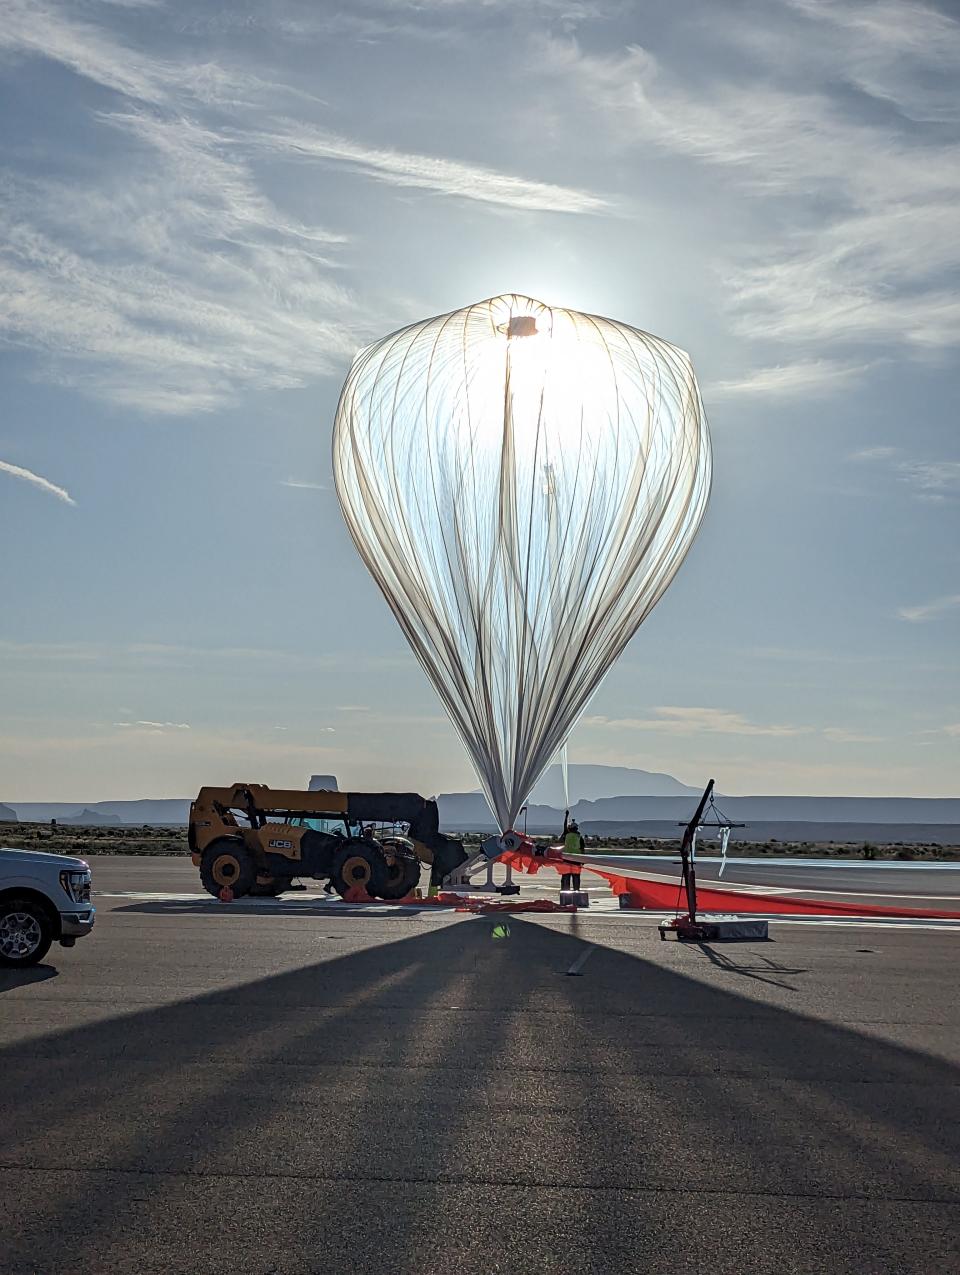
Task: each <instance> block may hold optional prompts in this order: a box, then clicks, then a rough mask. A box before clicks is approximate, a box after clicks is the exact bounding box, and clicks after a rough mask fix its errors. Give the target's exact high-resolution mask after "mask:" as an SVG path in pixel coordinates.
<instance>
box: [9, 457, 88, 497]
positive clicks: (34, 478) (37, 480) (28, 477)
mask: <svg viewBox="0 0 960 1275" xmlns="http://www.w3.org/2000/svg"><path fill="white" fill-rule="evenodd" d="M0 473H3V474H9V475H10V476H11V477H12V478H22V479H23V481H24V482H27V483H32V484H33V486H34V487H39V488H40V490H41V491H46V492H49V493H50V495H51V496H56V498H57V499H58V500H62V501H63V502H64V504H67V505H75V504H76V503H77V502H76V501H75V500H74V498H73V497H72V496H71V495H70V493H69V492H68V491H67V490H66V488H65V487H58V486H57V484H56V483H52V482H50V480H49V479H48V478H42V477H41V476H40V474H35V473H34V472H33V470H32V469H24V468H23V466H22V465H11V464H10V462H9V461H6V460H0Z"/></svg>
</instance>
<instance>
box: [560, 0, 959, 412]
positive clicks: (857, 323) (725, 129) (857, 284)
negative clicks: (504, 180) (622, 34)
mask: <svg viewBox="0 0 960 1275" xmlns="http://www.w3.org/2000/svg"><path fill="white" fill-rule="evenodd" d="M686 34H687V37H688V39H687V44H686V48H685V51H684V52H683V53H680V54H677V53H676V52H674V53H672V54H671V55H670V56H669V58H668V59H665V58H660V57H657V56H656V55H655V54H654V53H653V52H651V51H650V50H649V49H645V48H641V47H638V46H634V47H632V48H629V49H627V50H621V51H620V52H617V53H598V52H595V51H593V50H592V49H591V51H589V52H588V51H586V50H585V49H582V48H581V47H580V46H579V45H578V44H577V43H576V42H575V41H572V40H547V41H544V42H542V44H541V49H540V56H539V58H538V60H537V62H536V66H537V69H538V70H539V71H540V73H541V74H543V75H546V76H549V77H552V78H553V79H554V80H555V81H556V82H558V83H561V82H562V83H564V84H565V85H568V86H570V87H572V88H573V89H574V90H575V91H578V92H579V99H580V102H581V104H582V108H583V110H584V112H586V113H588V114H589V115H590V117H591V118H592V119H593V120H594V121H597V119H598V117H599V121H600V126H601V127H602V128H603V130H604V133H605V136H606V137H607V139H608V140H609V141H612V142H613V143H614V144H615V145H617V146H619V147H620V148H621V149H622V150H628V151H629V150H641V151H644V152H646V153H648V154H649V153H655V152H661V153H665V154H668V155H670V156H671V157H674V158H676V159H680V160H683V161H686V162H687V163H689V164H692V165H694V166H698V167H700V168H703V169H711V168H713V169H716V168H720V169H723V170H724V172H725V173H726V174H727V175H728V179H729V181H730V182H731V183H733V184H734V185H735V186H736V187H738V188H739V189H740V190H741V191H746V192H749V194H750V195H751V196H752V197H754V200H756V199H761V200H765V201H766V202H767V205H768V207H769V210H770V217H769V218H768V219H767V220H768V224H769V225H770V226H772V227H774V228H775V231H774V232H770V231H766V230H765V229H764V226H763V223H762V221H761V219H759V218H758V219H756V220H751V223H750V224H751V227H752V228H753V227H756V233H755V234H753V236H752V239H751V241H749V246H747V243H746V242H744V243H743V244H740V245H737V247H736V248H735V249H728V250H727V253H728V259H727V260H726V261H725V262H724V263H723V264H722V266H721V270H722V276H723V284H724V290H725V297H726V304H727V306H728V307H729V311H730V314H731V318H732V321H733V324H734V326H735V328H736V330H737V331H738V332H739V333H740V334H741V335H742V336H744V337H746V338H748V339H749V340H750V341H752V342H756V343H757V344H758V345H759V344H770V343H771V342H780V343H783V344H789V345H790V346H791V347H793V348H795V349H799V350H802V351H804V352H806V351H812V352H816V353H819V352H820V351H829V353H830V357H831V358H834V359H835V358H836V357H837V354H836V351H837V349H838V348H841V347H846V348H852V347H855V346H867V345H870V346H889V347H898V348H899V349H901V350H906V351H907V352H911V351H912V352H914V353H915V354H916V355H917V356H918V357H921V356H928V355H929V354H931V353H936V352H937V351H940V350H944V349H946V348H948V347H951V346H955V345H956V344H958V343H960V299H958V297H957V292H956V288H955V287H953V286H952V285H951V283H950V282H949V276H950V273H951V272H952V271H954V270H956V269H957V268H958V266H960V238H958V236H957V235H956V234H955V232H954V230H953V229H951V227H955V224H956V207H957V202H958V198H960V139H958V137H957V134H956V129H955V128H952V127H949V124H950V123H951V122H952V121H954V120H955V119H956V118H957V115H958V110H957V96H956V87H955V86H956V79H957V75H958V74H960V23H957V22H956V21H955V20H954V18H953V17H952V16H948V15H946V14H944V13H942V12H940V11H938V10H936V9H934V8H932V7H930V6H927V5H924V4H921V3H911V4H910V5H909V7H908V8H906V9H905V8H904V6H903V5H902V4H899V3H892V2H889V0H888V2H886V3H883V2H881V3H877V4H870V5H864V4H860V3H847V2H845V0H840V3H836V4H835V3H833V0H830V3H826V0H824V2H823V3H820V2H818V0H796V2H791V0H786V2H785V3H781V4H779V5H769V6H767V7H766V8H765V9H764V20H763V21H761V22H758V21H757V20H756V17H755V15H754V14H752V13H749V14H748V13H747V12H746V11H739V12H738V11H736V10H734V11H731V10H730V8H729V6H727V7H724V8H723V10H722V12H721V11H720V10H719V9H718V8H714V9H710V10H706V9H705V10H703V12H702V16H701V17H700V18H699V19H698V21H697V22H696V23H694V24H690V25H689V26H688V27H687V29H686ZM851 87H853V88H855V89H856V90H857V91H858V92H859V93H860V94H861V95H862V94H870V97H871V99H873V101H872V107H871V108H866V107H865V106H864V103H863V102H862V100H861V101H857V100H856V98H855V96H854V95H852V94H851V92H850V88H851ZM891 104H894V105H896V106H897V107H898V108H899V113H897V112H893V111H891V109H890V108H891ZM931 120H932V121H935V122H933V123H931V122H929V121H931ZM709 188H710V189H711V190H715V185H714V184H713V183H711V184H710V187H709ZM850 361H851V360H846V359H842V360H840V362H841V363H843V364H844V365H845V364H847V363H848V362H850ZM789 379H790V378H789V375H787V376H786V377H784V378H783V379H782V382H781V383H782V384H783V385H784V386H786V385H788V384H789ZM844 383H845V381H844V378H843V376H840V377H839V379H838V380H837V381H836V382H835V385H836V386H837V387H840V386H842V385H843V384H844ZM750 386H751V378H750V377H747V378H745V380H744V381H739V380H737V381H734V382H733V383H732V385H731V391H732V392H750ZM758 387H759V389H761V390H762V391H764V392H766V391H767V390H769V389H770V388H771V387H770V385H769V384H766V383H765V382H764V377H763V373H761V374H760V379H759V382H758ZM820 388H821V389H824V390H826V389H827V388H828V383H827V382H826V381H825V380H824V381H821V382H820Z"/></svg>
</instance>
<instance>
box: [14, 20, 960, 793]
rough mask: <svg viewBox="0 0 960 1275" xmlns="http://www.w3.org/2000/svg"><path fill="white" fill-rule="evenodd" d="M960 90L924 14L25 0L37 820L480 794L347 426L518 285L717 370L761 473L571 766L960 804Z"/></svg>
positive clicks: (19, 578) (19, 127)
mask: <svg viewBox="0 0 960 1275" xmlns="http://www.w3.org/2000/svg"><path fill="white" fill-rule="evenodd" d="M958 72H960V24H958V22H957V21H956V20H955V19H954V18H953V17H952V16H950V13H949V12H948V11H947V9H946V8H943V9H937V8H936V7H933V6H928V5H924V4H920V3H893V2H881V3H852V2H847V0H830V2H828V0H762V2H761V0H757V2H756V3H736V2H734V0H729V2H727V3H724V4H722V5H721V4H717V3H715V2H711V3H696V2H695V0H679V2H677V3H672V4H664V3H652V2H651V3H647V4H639V3H626V2H621V0H569V2H568V3H562V2H560V0H541V2H539V3H538V2H533V0H531V2H530V3H524V2H523V0H512V2H510V3H507V2H506V0H502V2H501V0H487V2H486V3H483V2H482V0H471V2H470V3H466V2H464V3H461V2H460V0H420V2H419V3H408V2H407V0H380V2H379V3H374V2H373V0H370V2H369V3H367V2H365V0H353V3H351V4H349V5H342V6H336V5H327V4H322V3H310V4H308V3H300V4H297V3H286V2H285V0H275V2H271V3H252V2H251V3H247V4H244V3H237V4H230V5H222V6H217V5H210V6H207V5H204V4H202V3H192V2H191V3H175V2H173V0H170V2H168V3H163V2H161V0H158V2H156V3H152V2H137V0H126V2H120V3H106V2H99V0H72V2H71V3H69V4H67V3H64V4H61V5H58V4H56V3H55V2H53V0H51V2H49V3H33V2H32V0H6V2H5V5H4V17H3V22H2V23H0V111H2V116H3V119H4V121H5V127H4V129H3V140H2V143H0V145H2V176H0V376H2V381H3V399H2V401H3V408H2V414H0V544H2V546H3V550H2V553H0V705H2V720H0V799H6V800H17V799H19V800H29V799H51V800H52V799H63V800H74V799H87V800H93V799H98V798H108V797H113V798H117V797H135V796H148V795H149V796H166V795H185V794H189V793H190V792H191V791H192V790H193V789H195V788H196V787H197V786H198V785H199V784H200V783H201V782H220V781H223V782H227V781H230V780H233V779H235V778H247V779H260V780H263V781H265V782H269V783H274V784H280V783H284V784H296V783H299V782H301V781H302V780H303V779H304V778H305V777H306V775H307V774H309V773H310V772H311V771H327V770H333V771H335V772H336V773H337V775H338V777H339V778H340V780H341V783H342V784H348V785H350V786H352V787H355V788H361V787H377V788H380V787H384V788H388V787H394V786H395V787H412V788H416V789H419V790H422V791H425V792H434V791H440V790H451V789H458V788H465V787H474V786H475V782H474V779H473V776H472V774H471V771H470V768H469V765H468V763H467V761H466V758H465V755H464V753H463V751H462V749H461V748H460V745H459V743H458V742H457V741H456V739H455V737H454V736H453V733H452V731H451V729H450V727H449V726H448V725H447V723H446V719H445V717H444V715H443V713H442V710H441V709H440V708H439V706H438V704H437V701H436V700H435V698H434V696H433V693H432V691H431V689H430V688H429V686H428V685H427V684H426V682H425V680H424V678H423V676H422V674H421V673H420V671H419V667H418V666H417V665H416V664H415V662H414V660H413V657H412V656H411V655H410V654H409V652H408V651H407V648H406V646H405V644H404V642H403V639H402V637H401V636H400V634H399V631H398V630H397V629H396V627H395V625H394V622H393V620H392V618H391V617H390V616H389V614H388V612H387V610H386V607H385V605H384V603H383V601H382V599H381V598H380V596H379V594H378V593H377V591H376V589H375V587H374V586H373V584H372V583H371V582H370V580H369V579H368V577H367V576H366V574H365V570H364V568H363V567H362V565H361V563H360V561H359V559H358V558H357V556H356V553H355V551H354V549H353V546H352V545H351V544H350V542H349V540H348V537H347V533H346V530H345V528H344V526H343V523H342V519H341V517H340V514H339V510H338V508H337V505H336V499H335V497H334V496H333V493H332V490H331V477H330V459H329V457H330V430H331V424H332V419H333V414H334V409H335V406H336V401H337V396H338V393H339V388H340V385H341V383H342V380H343V377H344V375H345V374H346V370H347V368H348V366H349V363H350V360H351V358H352V355H353V353H354V352H355V351H356V350H357V349H358V348H359V347H360V346H361V345H362V344H364V343H366V342H367V341H369V340H370V339H372V338H374V337H377V336H380V335H382V334H384V333H386V332H388V331H390V330H391V329H392V328H395V327H398V326H400V325H402V324H405V323H408V322H412V321H413V320H415V319H418V318H421V317H423V316H426V315H429V314H434V313H438V312H442V311H444V310H448V309H452V308H455V307H458V306H461V305H465V304H468V303H469V302H471V301H476V300H479V299H481V298H483V297H486V296H491V295H495V294H497V293H499V292H505V291H518V292H526V293H528V294H530V295H533V296H536V297H539V298H541V299H542V300H544V301H546V302H548V303H551V302H552V303H555V304H558V305H566V306H571V307H576V308H579V309H584V310H589V311H591V312H595V313H600V314H607V315H610V316H611V317H614V318H616V319H620V320H623V321H625V322H628V323H631V324H633V325H635V326H638V327H641V328H644V329H647V330H649V331H652V332H655V333H657V334H658V335H660V336H663V337H666V338H667V339H668V340H670V341H673V342H674V343H675V344H677V345H680V346H682V347H683V348H685V349H687V350H689V351H690V352H691V354H692V356H693V359H694V365H695V367H696V368H697V371H698V375H699V378H700V381H701V385H702V389H703V396H704V401H705V404H706V408H707V411H708V414H709V417H710V421H711V427H712V431H713V439H714V448H715V482H714V492H713V498H712V503H711V506H710V509H709V511H708V514H707V518H706V521H705V524H704V527H703V530H702V532H701V535H700V538H699V540H698V542H697V544H696V545H695V546H694V549H693V551H692V553H691V555H690V557H689V559H688V561H687V563H686V565H685V566H684V568H683V569H682V571H681V572H680V575H679V576H678V577H677V579H676V581H675V583H674V584H673V586H672V587H671V589H670V591H669V592H668V594H667V596H666V597H665V599H664V600H663V602H662V603H661V604H660V606H659V607H658V608H657V610H656V611H655V612H654V613H653V615H652V616H651V617H650V619H649V620H648V621H647V623H646V624H645V625H644V627H643V628H642V630H641V631H640V633H639V634H638V636H637V637H636V638H635V639H634V641H633V643H632V644H631V646H630V647H629V648H628V650H627V652H626V654H625V655H624V657H623V658H622V659H621V661H620V662H619V663H618V665H617V666H616V667H615V668H614V670H613V671H612V672H611V673H610V675H609V677H608V678H607V680H606V681H605V683H604V684H603V686H602V687H601V689H600V691H599V692H598V694H597V696H596V699H595V701H594V703H593V704H592V705H591V707H590V709H589V710H588V713H587V715H586V717H585V718H584V719H583V721H582V722H581V723H580V725H579V726H578V727H577V728H576V731H575V733H574V735H573V737H572V739H571V746H570V751H571V758H572V759H573V760H579V761H592V762H609V763H611V764H621V765H637V766H642V767H645V768H648V769H656V770H667V771H671V772H672V773H674V774H676V775H677V776H678V777H679V778H681V779H683V780H685V781H687V782H691V783H697V782H700V781H701V780H704V779H706V777H707V776H708V775H715V776H716V778H717V780H718V784H719V786H720V788H721V789H722V790H723V791H726V792H741V793H747V792H784V793H786V792H793V793H798V792H819V793H864V794H870V793H878V794H883V793H902V794H916V795H953V794H956V792H957V770H958V767H957V763H958V758H960V684H958V676H957V646H958V636H960V570H958V545H960V518H958V515H960V442H958V438H957V420H956V402H957V389H958V379H960V378H958V370H957V358H956V353H957V345H958V342H960V294H958V291H957V267H958V258H960V236H958V235H957V233H956V227H957V221H958V215H957V204H958V193H960V145H958V140H960V138H958V134H960V129H958V116H960V99H958V96H957V93H956V83H957V75H958Z"/></svg>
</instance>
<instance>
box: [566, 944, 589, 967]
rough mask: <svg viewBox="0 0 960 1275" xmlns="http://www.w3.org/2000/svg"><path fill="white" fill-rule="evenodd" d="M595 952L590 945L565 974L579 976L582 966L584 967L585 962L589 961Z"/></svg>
mask: <svg viewBox="0 0 960 1275" xmlns="http://www.w3.org/2000/svg"><path fill="white" fill-rule="evenodd" d="M595 951H596V948H594V947H593V946H592V945H590V946H588V947H586V948H584V950H583V951H582V952H581V953H580V955H579V956H578V957H577V959H576V960H575V961H574V962H573V964H572V965H571V966H570V968H569V969H568V970H567V973H568V974H579V973H580V971H581V970H582V969H583V967H584V965H586V963H587V961H589V959H590V957H591V956H592V955H593V953H594V952H595Z"/></svg>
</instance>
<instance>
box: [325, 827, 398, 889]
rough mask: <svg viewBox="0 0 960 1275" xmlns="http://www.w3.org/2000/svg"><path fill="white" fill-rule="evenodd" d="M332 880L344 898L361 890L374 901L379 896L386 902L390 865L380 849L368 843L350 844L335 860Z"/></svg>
mask: <svg viewBox="0 0 960 1275" xmlns="http://www.w3.org/2000/svg"><path fill="white" fill-rule="evenodd" d="M330 880H331V881H332V882H333V888H334V889H335V890H336V892H337V893H338V894H339V895H340V897H341V898H345V897H346V895H347V892H348V891H349V890H353V889H356V887H357V886H361V887H362V888H363V889H364V890H366V892H367V894H371V895H373V897H374V898H376V897H377V896H378V895H379V896H380V897H381V898H382V897H383V895H382V891H383V889H384V887H385V886H386V882H387V861H386V859H385V858H384V857H383V855H382V854H381V852H380V850H379V849H378V848H377V846H374V845H371V844H370V843H369V842H368V841H348V842H347V843H346V845H343V846H341V847H340V849H339V850H338V851H337V853H336V854H335V855H334V856H333V867H332V870H331V872H330Z"/></svg>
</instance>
